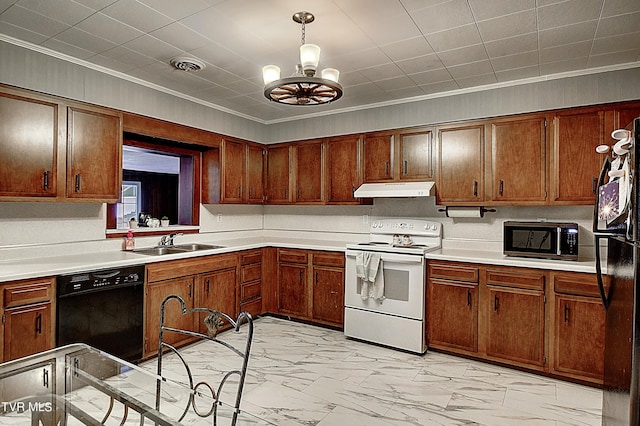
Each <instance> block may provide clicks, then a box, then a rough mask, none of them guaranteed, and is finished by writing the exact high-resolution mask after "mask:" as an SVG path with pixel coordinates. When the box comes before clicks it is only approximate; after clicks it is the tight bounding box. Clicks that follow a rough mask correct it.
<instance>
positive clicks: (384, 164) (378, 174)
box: [362, 132, 393, 182]
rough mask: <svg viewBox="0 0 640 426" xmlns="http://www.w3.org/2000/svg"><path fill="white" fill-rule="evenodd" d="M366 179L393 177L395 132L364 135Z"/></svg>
mask: <svg viewBox="0 0 640 426" xmlns="http://www.w3.org/2000/svg"><path fill="white" fill-rule="evenodd" d="M362 162H363V171H364V181H365V182H381V181H387V180H392V179H393V133H388V132H380V133H371V134H367V135H365V137H364V143H363V153H362Z"/></svg>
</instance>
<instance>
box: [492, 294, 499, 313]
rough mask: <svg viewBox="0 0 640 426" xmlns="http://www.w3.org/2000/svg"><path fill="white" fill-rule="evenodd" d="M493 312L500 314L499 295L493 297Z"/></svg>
mask: <svg viewBox="0 0 640 426" xmlns="http://www.w3.org/2000/svg"><path fill="white" fill-rule="evenodd" d="M493 310H494V311H496V312H498V295H497V294H496V295H494V296H493Z"/></svg>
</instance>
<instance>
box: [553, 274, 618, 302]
mask: <svg viewBox="0 0 640 426" xmlns="http://www.w3.org/2000/svg"><path fill="white" fill-rule="evenodd" d="M603 280H604V284H605V286H606V285H607V277H603ZM553 289H554V291H555V292H556V293H563V294H573V295H576V296H591V297H600V291H599V290H598V281H597V278H596V275H595V274H582V273H577V272H576V273H570V274H567V273H554V274H553Z"/></svg>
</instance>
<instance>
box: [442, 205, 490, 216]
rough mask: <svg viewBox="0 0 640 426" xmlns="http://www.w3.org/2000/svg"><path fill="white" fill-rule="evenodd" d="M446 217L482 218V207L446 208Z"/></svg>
mask: <svg viewBox="0 0 640 426" xmlns="http://www.w3.org/2000/svg"><path fill="white" fill-rule="evenodd" d="M445 214H446V215H447V217H483V216H484V212H483V211H482V207H447V208H446V210H445Z"/></svg>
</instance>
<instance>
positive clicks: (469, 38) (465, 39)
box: [426, 24, 482, 52]
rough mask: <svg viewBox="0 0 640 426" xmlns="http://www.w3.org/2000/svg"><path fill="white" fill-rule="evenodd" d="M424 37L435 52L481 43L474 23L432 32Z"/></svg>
mask: <svg viewBox="0 0 640 426" xmlns="http://www.w3.org/2000/svg"><path fill="white" fill-rule="evenodd" d="M426 38H427V41H429V44H430V45H431V47H433V50H435V51H436V52H442V51H443V50H451V49H458V48H461V47H466V46H471V45H474V44H478V43H482V39H481V38H480V33H479V32H478V27H477V26H476V24H469V25H463V26H461V27H456V28H453V29H450V30H445V31H440V32H437V33H432V34H429V35H427V36H426Z"/></svg>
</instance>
